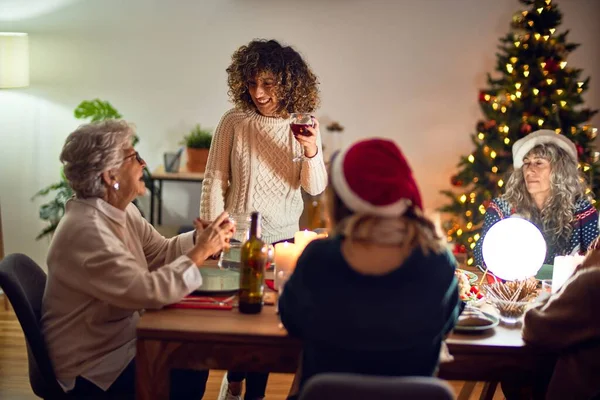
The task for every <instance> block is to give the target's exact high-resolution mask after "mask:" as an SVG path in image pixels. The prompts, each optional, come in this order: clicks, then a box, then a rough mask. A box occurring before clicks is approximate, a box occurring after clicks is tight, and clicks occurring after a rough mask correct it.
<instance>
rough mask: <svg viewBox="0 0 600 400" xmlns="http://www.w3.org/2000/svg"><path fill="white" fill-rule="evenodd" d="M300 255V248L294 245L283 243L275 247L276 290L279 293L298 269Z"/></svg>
mask: <svg viewBox="0 0 600 400" xmlns="http://www.w3.org/2000/svg"><path fill="white" fill-rule="evenodd" d="M299 255H300V252H299V251H298V247H297V246H296V245H295V244H294V243H289V242H283V243H277V244H276V245H275V288H276V289H277V290H278V291H280V290H281V288H282V286H283V284H285V282H287V280H288V278H289V276H290V275H291V274H292V272H293V271H294V269H295V268H296V262H297V261H298V256H299Z"/></svg>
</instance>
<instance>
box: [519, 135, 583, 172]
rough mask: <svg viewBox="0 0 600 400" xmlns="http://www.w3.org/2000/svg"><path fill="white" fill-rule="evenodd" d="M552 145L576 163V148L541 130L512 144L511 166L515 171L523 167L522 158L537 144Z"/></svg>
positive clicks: (565, 138)
mask: <svg viewBox="0 0 600 400" xmlns="http://www.w3.org/2000/svg"><path fill="white" fill-rule="evenodd" d="M543 143H553V144H555V145H556V146H558V147H560V148H561V149H563V150H564V151H566V152H567V154H568V155H569V156H571V158H572V159H573V161H575V163H577V148H576V147H575V144H574V143H573V142H571V141H570V140H569V139H568V138H567V137H565V136H563V135H561V134H559V133H556V132H554V131H551V130H549V129H541V130H539V131H535V132H531V133H530V134H529V135H527V136H525V137H524V138H522V139H519V140H517V141H516V142H515V144H513V147H512V153H513V166H514V167H515V169H517V168H521V167H522V166H523V158H525V155H526V154H527V153H529V151H530V150H531V149H533V148H534V147H535V146H537V145H538V144H543Z"/></svg>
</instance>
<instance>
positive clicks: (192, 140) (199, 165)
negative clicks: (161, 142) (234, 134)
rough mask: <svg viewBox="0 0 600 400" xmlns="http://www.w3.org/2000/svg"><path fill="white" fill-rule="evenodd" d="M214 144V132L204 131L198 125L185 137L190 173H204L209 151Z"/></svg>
mask: <svg viewBox="0 0 600 400" xmlns="http://www.w3.org/2000/svg"><path fill="white" fill-rule="evenodd" d="M211 142H212V132H211V131H210V130H208V129H202V127H201V126H200V124H197V125H196V126H195V127H194V128H193V129H192V130H191V131H190V133H189V134H188V135H186V136H184V137H183V143H182V144H185V146H186V149H187V170H188V171H190V172H204V170H205V169H206V161H207V160H208V150H209V149H210V144H211Z"/></svg>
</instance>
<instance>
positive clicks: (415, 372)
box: [279, 139, 460, 387]
mask: <svg viewBox="0 0 600 400" xmlns="http://www.w3.org/2000/svg"><path fill="white" fill-rule="evenodd" d="M330 168H331V170H330V175H329V177H330V184H329V187H328V191H329V198H330V199H332V201H331V204H330V207H331V215H332V217H333V219H334V222H335V223H336V235H334V236H333V237H331V238H329V239H324V240H317V241H313V242H311V243H310V244H309V245H308V246H307V247H306V249H305V251H304V252H303V253H302V255H301V256H300V258H299V260H298V264H297V266H296V269H295V271H294V273H293V274H292V276H291V277H290V279H289V281H288V282H287V283H286V285H285V289H284V291H283V294H282V296H281V297H280V300H279V312H280V314H281V321H282V322H283V325H284V326H285V327H286V329H287V330H288V332H289V333H290V335H293V336H296V337H299V338H301V339H302V340H303V342H304V352H303V359H302V371H301V374H300V387H302V385H303V384H304V383H305V382H306V380H307V379H309V378H310V377H312V376H314V375H316V374H319V373H323V372H347V373H360V374H369V375H388V376H402V375H411V376H419V375H420V376H431V375H432V374H433V373H434V371H435V370H436V367H437V365H438V360H439V354H440V348H441V344H442V340H443V338H444V336H445V335H446V334H447V333H448V332H449V331H450V330H451V329H452V328H453V327H454V324H455V322H456V319H457V317H458V314H459V309H460V306H459V301H458V290H457V282H456V279H455V278H454V270H455V265H456V261H455V260H454V257H453V256H452V255H451V254H450V253H449V252H448V251H447V249H446V246H445V244H444V241H443V240H442V238H440V237H438V236H437V234H436V231H435V228H434V225H433V223H432V222H431V221H429V220H428V219H427V218H425V217H424V216H423V213H422V202H421V195H420V193H419V189H418V187H417V184H416V182H415V180H414V178H413V175H412V171H411V169H410V166H409V165H408V163H407V161H406V159H405V158H404V155H403V154H402V152H401V151H400V149H399V148H398V146H397V145H396V144H394V143H393V142H392V141H389V140H386V139H367V140H362V141H359V142H356V143H354V144H353V145H351V146H350V147H349V148H347V149H346V150H343V151H342V152H340V153H338V154H337V155H334V158H333V161H332V163H331V167H330ZM425 282H426V289H425V286H424V285H425Z"/></svg>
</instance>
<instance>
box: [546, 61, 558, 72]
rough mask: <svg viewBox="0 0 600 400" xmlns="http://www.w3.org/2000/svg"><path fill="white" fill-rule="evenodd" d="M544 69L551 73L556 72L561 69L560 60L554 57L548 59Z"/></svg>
mask: <svg viewBox="0 0 600 400" xmlns="http://www.w3.org/2000/svg"><path fill="white" fill-rule="evenodd" d="M544 70H546V71H548V72H550V73H551V74H553V73H555V72H556V71H558V70H559V65H558V62H556V60H554V59H552V58H549V59H547V60H546V65H544Z"/></svg>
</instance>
